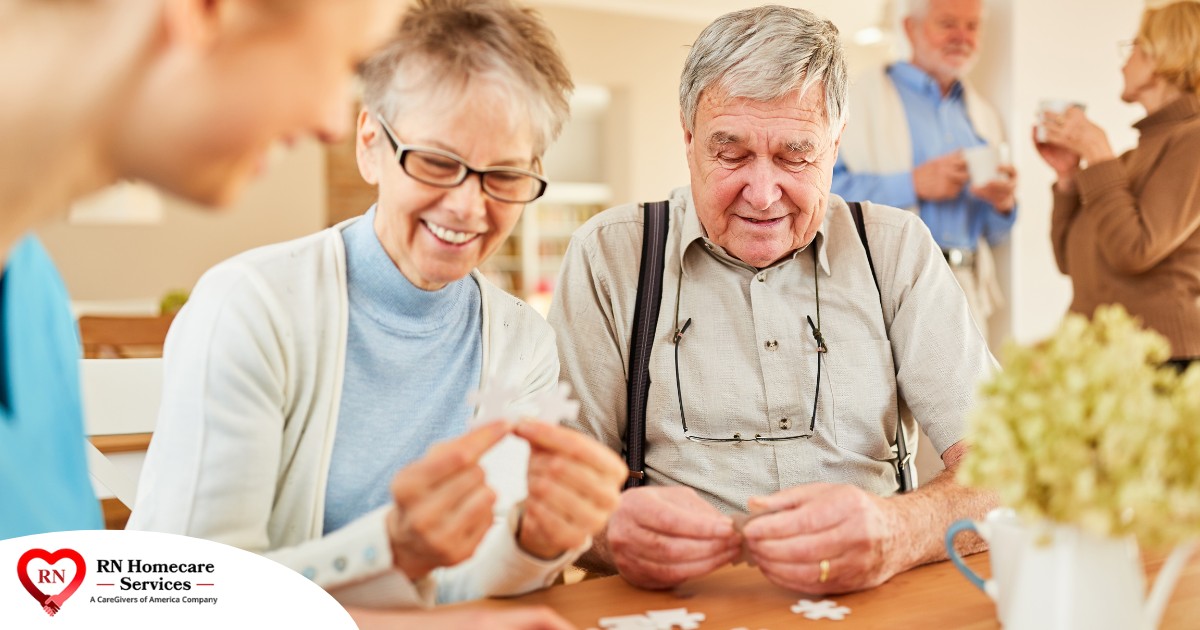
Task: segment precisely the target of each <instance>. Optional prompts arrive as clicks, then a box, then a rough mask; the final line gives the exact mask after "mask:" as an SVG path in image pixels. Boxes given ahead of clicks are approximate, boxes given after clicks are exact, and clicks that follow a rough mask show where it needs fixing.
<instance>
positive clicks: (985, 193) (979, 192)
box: [971, 164, 1017, 214]
mask: <svg viewBox="0 0 1200 630" xmlns="http://www.w3.org/2000/svg"><path fill="white" fill-rule="evenodd" d="M1000 172H1001V173H1003V174H1004V177H1001V178H997V179H993V180H992V181H990V182H988V183H986V184H984V185H982V186H972V187H971V194H972V195H975V196H976V197H978V198H980V199H982V200H984V201H986V202H988V203H990V204H992V207H993V208H995V209H996V211H997V212H1001V213H1003V214H1008V213H1009V212H1012V209H1013V208H1014V207H1015V206H1016V205H1017V169H1015V168H1013V167H1012V166H1010V165H1007V164H1004V165H1001V166H1000Z"/></svg>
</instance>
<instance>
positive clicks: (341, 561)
mask: <svg viewBox="0 0 1200 630" xmlns="http://www.w3.org/2000/svg"><path fill="white" fill-rule="evenodd" d="M333 568H335V569H337V570H338V571H339V572H341V571H345V570H346V559H345V558H343V557H341V556H339V557H337V558H336V559H334V561H333Z"/></svg>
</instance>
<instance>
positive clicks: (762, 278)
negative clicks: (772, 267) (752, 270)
mask: <svg viewBox="0 0 1200 630" xmlns="http://www.w3.org/2000/svg"><path fill="white" fill-rule="evenodd" d="M758 281H759V282H766V281H767V274H766V273H760V274H758Z"/></svg>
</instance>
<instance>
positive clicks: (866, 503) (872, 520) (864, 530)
mask: <svg viewBox="0 0 1200 630" xmlns="http://www.w3.org/2000/svg"><path fill="white" fill-rule="evenodd" d="M749 507H750V511H751V513H764V512H766V514H763V515H762V516H758V517H756V518H753V519H751V520H750V521H749V522H748V523H746V526H745V527H744V528H743V529H742V535H744V536H745V537H746V542H747V546H748V547H749V550H750V554H751V556H752V557H753V558H754V560H755V561H756V562H757V563H758V567H759V569H760V570H761V571H762V573H763V575H764V576H766V577H767V579H768V580H770V581H771V582H773V583H774V584H777V585H779V586H782V587H784V588H787V589H790V590H793V591H796V592H800V593H812V594H823V593H846V592H850V591H859V590H863V589H867V588H872V587H875V586H878V585H880V584H882V583H884V582H886V581H887V580H888V579H889V578H891V577H892V576H893V575H895V574H896V573H897V572H898V571H899V569H898V568H895V567H894V562H893V561H894V554H893V553H892V546H893V541H892V539H891V538H890V536H891V535H892V534H893V533H894V532H895V531H897V528H896V527H895V526H894V525H893V522H894V520H895V519H893V518H892V513H891V506H890V505H889V504H888V502H887V501H886V500H885V499H883V498H880V497H877V496H875V495H872V494H870V493H868V492H866V491H864V490H861V489H859V488H856V487H854V486H849V485H833V484H809V485H804V486H797V487H794V488H788V489H787V490H783V491H781V492H777V493H775V494H773V495H771V496H768V497H754V498H751V499H750V501H749ZM822 560H827V561H828V562H829V573H828V576H827V578H828V579H827V580H826V581H825V582H821V579H820V578H821V568H820V567H821V561H822Z"/></svg>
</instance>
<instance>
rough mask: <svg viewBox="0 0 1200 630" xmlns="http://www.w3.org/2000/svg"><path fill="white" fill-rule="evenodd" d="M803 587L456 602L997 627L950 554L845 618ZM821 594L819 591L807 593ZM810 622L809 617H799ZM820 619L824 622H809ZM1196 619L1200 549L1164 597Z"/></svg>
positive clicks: (600, 613)
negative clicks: (811, 611) (809, 613)
mask: <svg viewBox="0 0 1200 630" xmlns="http://www.w3.org/2000/svg"><path fill="white" fill-rule="evenodd" d="M1164 559H1165V558H1164V557H1162V556H1156V557H1154V558H1151V559H1149V560H1148V561H1147V562H1146V567H1147V570H1148V572H1149V575H1150V576H1151V577H1152V576H1153V575H1156V574H1157V573H1158V570H1159V568H1161V565H1162V562H1163V560H1164ZM967 564H968V565H970V566H971V568H972V569H974V570H975V571H976V572H978V573H980V575H984V576H986V575H989V571H990V569H989V568H988V559H987V554H986V553H983V554H978V555H975V556H972V557H970V558H968V559H967ZM801 597H803V596H802V595H798V594H796V593H792V592H790V591H787V590H784V589H782V588H779V587H777V586H775V585H773V584H771V583H770V582H768V581H767V580H766V578H764V577H763V576H762V574H760V573H759V572H758V571H757V570H756V569H754V568H751V567H747V566H744V565H743V566H739V567H726V568H724V569H721V570H719V571H717V572H715V573H713V574H711V575H708V576H706V577H704V578H700V579H697V580H693V581H691V582H687V583H686V584H684V585H682V586H680V587H678V588H676V589H675V590H673V591H646V590H641V589H638V588H635V587H632V586H630V585H629V584H628V583H626V582H625V581H624V580H623V579H621V578H620V577H608V578H600V579H595V580H587V581H584V582H580V583H578V584H571V585H566V586H556V587H554V588H550V589H548V590H545V591H539V592H537V593H532V594H530V595H526V596H524V597H518V598H514V599H504V600H497V599H490V600H484V601H479V602H470V603H466V604H458V605H455V606H451V607H448V608H451V609H458V610H478V609H502V608H508V607H514V606H524V605H534V604H539V605H545V606H549V607H550V608H553V609H554V610H556V611H558V613H559V614H561V615H562V616H563V617H565V618H567V619H568V620H570V621H571V622H573V623H574V624H576V625H577V626H579V627H580V628H596V627H599V623H598V622H599V620H600V618H601V617H613V616H619V615H634V614H643V613H645V612H646V611H647V610H659V609H664V608H683V607H686V608H687V609H688V610H689V611H691V612H702V613H704V614H705V615H706V616H707V619H706V620H705V621H704V622H703V623H702V624H701V626H700V627H701V629H702V630H708V629H712V630H729V629H730V628H738V627H745V628H749V629H750V630H758V629H759V628H766V629H768V630H775V629H778V628H795V627H805V628H808V627H813V628H820V627H829V628H833V629H835V630H846V629H848V628H888V629H891V628H967V629H972V628H988V629H994V628H999V627H1000V624H999V622H998V621H997V620H996V610H995V607H994V606H993V605H992V602H991V601H990V600H989V599H988V598H987V596H985V595H984V594H983V593H981V592H980V591H979V590H978V589H976V588H975V587H974V586H971V584H970V583H969V582H967V580H966V579H965V578H963V577H962V575H961V574H960V573H959V572H958V571H957V570H956V569H955V568H954V566H953V565H952V564H950V563H949V562H939V563H937V564H931V565H928V566H924V567H920V568H917V569H914V570H912V571H908V572H906V573H902V574H900V575H897V576H896V577H894V578H892V580H891V581H889V582H888V583H887V584H884V585H882V586H880V587H878V588H875V589H872V590H870V591H865V592H862V593H853V594H849V595H839V596H836V597H830V598H829V599H833V600H835V601H836V602H837V603H838V604H839V605H843V606H848V607H849V608H850V609H851V610H852V612H851V613H850V615H849V616H847V617H846V618H845V620H843V621H841V622H838V623H836V624H835V623H833V622H829V621H824V620H822V621H808V620H807V619H805V618H803V617H801V616H799V615H796V614H794V613H792V611H791V606H792V605H793V604H795V603H796V602H797V600H799V599H800V598H801ZM808 599H815V600H819V599H822V598H821V597H812V596H809V597H808ZM801 624H807V625H803V626H802V625H801ZM813 624H821V625H813ZM1198 626H1200V556H1197V555H1194V556H1193V557H1192V558H1191V560H1190V562H1189V564H1188V566H1187V568H1186V569H1185V570H1184V573H1183V575H1182V576H1181V577H1180V580H1179V583H1178V584H1177V586H1176V587H1175V592H1174V594H1173V595H1172V597H1171V602H1170V603H1169V604H1168V605H1167V610H1166V614H1165V615H1164V616H1163V623H1162V628H1167V629H1169V628H1196V627H1198Z"/></svg>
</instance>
